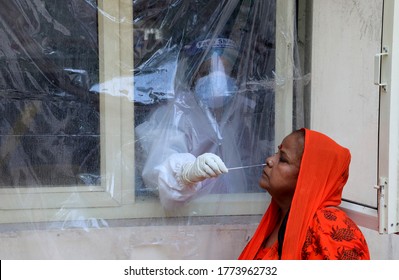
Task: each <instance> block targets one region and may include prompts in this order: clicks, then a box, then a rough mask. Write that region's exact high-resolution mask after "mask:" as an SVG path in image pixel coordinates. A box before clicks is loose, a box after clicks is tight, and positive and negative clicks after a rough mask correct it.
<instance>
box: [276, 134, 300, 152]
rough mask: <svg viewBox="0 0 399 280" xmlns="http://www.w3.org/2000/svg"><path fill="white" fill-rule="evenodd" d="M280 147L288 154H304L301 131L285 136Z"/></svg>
mask: <svg viewBox="0 0 399 280" xmlns="http://www.w3.org/2000/svg"><path fill="white" fill-rule="evenodd" d="M279 149H280V150H282V151H284V152H285V153H287V154H298V155H299V156H302V152H303V141H302V137H301V135H300V134H299V133H291V134H290V135H288V136H287V137H285V138H284V140H283V142H281V144H280V146H279Z"/></svg>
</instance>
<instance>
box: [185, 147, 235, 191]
mask: <svg viewBox="0 0 399 280" xmlns="http://www.w3.org/2000/svg"><path fill="white" fill-rule="evenodd" d="M227 172H229V170H228V169H227V167H226V165H225V164H224V162H223V161H222V160H221V158H220V157H218V156H217V155H215V154H211V153H205V154H202V155H200V156H198V157H197V158H196V160H195V161H194V162H193V163H187V164H185V165H183V167H182V175H181V178H182V180H183V181H184V183H186V184H188V185H193V184H195V183H197V182H200V181H202V180H205V179H207V178H211V177H217V176H219V175H220V174H223V173H227Z"/></svg>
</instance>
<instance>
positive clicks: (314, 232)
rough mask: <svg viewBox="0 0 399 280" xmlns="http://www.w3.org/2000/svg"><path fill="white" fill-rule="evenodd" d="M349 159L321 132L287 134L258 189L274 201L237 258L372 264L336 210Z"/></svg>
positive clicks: (352, 228) (359, 237)
mask: <svg viewBox="0 0 399 280" xmlns="http://www.w3.org/2000/svg"><path fill="white" fill-rule="evenodd" d="M350 160H351V155H350V152H349V150H348V149H346V148H344V147H342V146H340V145H338V144H337V143H336V142H335V141H333V140H332V139H331V138H329V137H327V136H326V135H324V134H322V133H319V132H316V131H313V130H309V129H300V130H297V131H294V132H293V133H291V134H290V135H288V136H287V137H286V138H285V139H284V140H283V142H282V143H281V145H280V146H279V147H278V152H277V153H276V154H275V155H273V156H271V157H269V158H267V160H266V166H265V168H264V170H263V173H262V176H261V178H260V180H259V185H260V186H261V187H262V188H264V189H265V190H267V191H268V192H269V193H270V195H271V196H272V201H271V203H270V205H269V208H268V209H267V211H266V213H265V214H264V216H263V218H262V220H261V222H260V224H259V226H258V228H257V230H256V231H255V234H254V236H253V237H252V239H251V240H250V242H249V243H248V244H247V246H246V247H245V249H244V250H243V252H242V253H241V255H240V257H239V259H269V260H273V259H289V260H301V259H303V260H310V259H319V260H322V259H327V260H329V259H330V260H332V259H341V260H342V259H352V260H359V259H370V254H369V250H368V246H367V243H366V240H365V238H364V236H363V234H362V232H361V231H360V229H359V228H358V227H357V225H356V224H355V223H354V222H353V221H352V220H351V219H350V218H349V217H348V216H347V215H346V214H345V212H343V211H342V210H341V209H339V208H338V206H339V205H340V203H341V196H342V190H343V187H344V185H345V183H346V181H347V179H348V175H349V164H350Z"/></svg>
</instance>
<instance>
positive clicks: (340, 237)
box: [301, 208, 370, 260]
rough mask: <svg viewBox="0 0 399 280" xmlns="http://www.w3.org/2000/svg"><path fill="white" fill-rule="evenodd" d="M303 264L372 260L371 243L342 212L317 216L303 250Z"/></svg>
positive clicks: (326, 210)
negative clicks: (323, 261)
mask: <svg viewBox="0 0 399 280" xmlns="http://www.w3.org/2000/svg"><path fill="white" fill-rule="evenodd" d="M301 258H302V259H303V260H369V259H370V254H369V250H368V246H367V242H366V240H365V238H364V236H363V234H362V232H361V231H360V229H359V228H358V227H357V225H356V224H355V223H354V222H353V221H352V220H351V219H350V218H349V217H348V216H347V215H346V214H345V212H343V211H342V210H340V209H337V208H324V209H322V210H319V211H317V212H316V215H315V217H314V219H313V223H312V224H311V225H310V226H309V228H308V231H307V233H306V239H305V243H304V244H303V247H302V256H301Z"/></svg>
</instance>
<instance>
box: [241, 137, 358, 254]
mask: <svg viewBox="0 0 399 280" xmlns="http://www.w3.org/2000/svg"><path fill="white" fill-rule="evenodd" d="M304 130H305V144H304V152H303V156H302V161H301V167H300V171H299V175H298V181H297V185H296V189H295V194H294V197H293V199H292V203H291V208H290V214H289V217H288V221H287V225H286V231H285V235H284V243H283V247H282V254H281V259H291V260H295V259H296V260H299V259H301V250H302V247H303V244H304V242H305V238H306V233H307V229H308V228H309V225H310V223H311V222H312V219H313V217H314V215H315V213H316V211H317V210H318V209H321V208H324V207H329V206H335V207H336V206H338V205H340V203H341V195H342V190H343V187H344V185H345V183H346V181H347V179H348V176H349V164H350V160H351V155H350V152H349V150H348V149H347V148H344V147H342V146H340V145H338V144H337V143H336V142H335V141H334V140H332V139H331V138H329V137H328V136H326V135H324V134H322V133H319V132H316V131H312V130H309V129H304ZM278 212H279V207H278V205H277V204H276V203H275V202H274V200H273V199H272V202H271V203H270V205H269V207H268V209H267V211H266V213H265V214H264V216H263V218H262V220H261V222H260V224H259V226H258V228H257V230H256V231H255V234H254V236H253V237H252V239H251V241H250V242H249V243H248V245H247V246H246V248H245V249H244V251H243V252H242V253H241V255H240V257H239V259H254V257H255V256H256V254H257V252H258V250H259V248H260V246H261V244H262V242H263V241H264V239H265V237H267V236H268V235H269V234H270V233H271V232H272V230H273V229H274V227H275V225H276V222H277V218H278V216H279V213H278Z"/></svg>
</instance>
